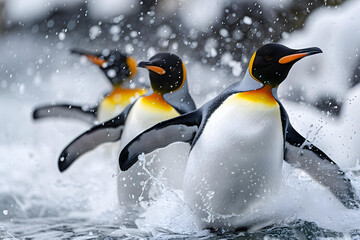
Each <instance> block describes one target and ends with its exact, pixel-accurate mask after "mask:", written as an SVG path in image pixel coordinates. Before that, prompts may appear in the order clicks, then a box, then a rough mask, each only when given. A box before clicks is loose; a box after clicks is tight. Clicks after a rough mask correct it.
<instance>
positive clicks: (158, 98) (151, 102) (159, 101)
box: [141, 92, 174, 111]
mask: <svg viewBox="0 0 360 240" xmlns="http://www.w3.org/2000/svg"><path fill="white" fill-rule="evenodd" d="M141 102H142V103H143V104H144V105H145V106H146V107H147V108H151V109H158V110H162V111H174V108H173V107H172V106H171V105H170V104H168V103H167V102H166V101H165V100H164V98H163V97H162V95H161V94H160V93H157V92H154V93H153V94H151V95H150V96H146V97H142V98H141Z"/></svg>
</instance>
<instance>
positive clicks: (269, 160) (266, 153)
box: [184, 95, 283, 227]
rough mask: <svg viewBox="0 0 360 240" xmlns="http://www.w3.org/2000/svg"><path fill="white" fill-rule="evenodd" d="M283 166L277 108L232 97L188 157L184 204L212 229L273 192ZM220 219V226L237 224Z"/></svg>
mask: <svg viewBox="0 0 360 240" xmlns="http://www.w3.org/2000/svg"><path fill="white" fill-rule="evenodd" d="M282 161H283V133H282V125H281V119H280V110H279V106H278V104H277V103H273V104H264V103H262V102H253V101H248V100H246V99H242V98H239V97H238V96H236V95H233V96H230V97H229V98H228V99H227V100H226V101H225V102H224V103H223V104H222V105H221V106H220V107H219V108H218V109H217V110H216V111H215V112H214V113H213V114H212V116H211V117H210V118H209V119H208V122H207V124H206V126H205V129H204V131H203V132H202V134H201V136H200V138H199V140H198V141H197V143H196V145H195V146H194V147H193V149H192V151H191V153H190V156H189V160H188V165H187V167H186V172H185V177H184V179H185V180H184V195H185V200H186V201H187V202H188V203H189V204H190V205H191V206H192V207H193V208H194V210H195V211H196V212H197V214H198V217H199V219H202V220H201V222H203V220H204V219H208V223H210V222H211V223H213V224H215V225H216V224H217V220H214V219H218V218H219V219H221V218H222V217H223V216H225V215H232V214H235V215H236V214H241V213H243V212H244V211H245V210H247V209H248V208H249V207H251V206H254V205H256V203H258V202H259V201H263V199H265V198H266V197H267V196H268V195H269V193H271V192H272V191H274V190H275V189H276V188H277V186H278V184H279V182H280V179H281V178H280V177H281V166H282ZM219 219H218V221H219V222H220V224H223V221H225V222H226V221H229V224H235V223H234V221H236V218H226V220H224V219H221V220H219ZM206 224H207V223H206ZM206 224H205V226H206ZM215 227H216V226H215Z"/></svg>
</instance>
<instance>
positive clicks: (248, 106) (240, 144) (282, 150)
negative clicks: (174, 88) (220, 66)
mask: <svg viewBox="0 0 360 240" xmlns="http://www.w3.org/2000/svg"><path fill="white" fill-rule="evenodd" d="M320 52H321V50H320V49H318V48H308V49H300V50H293V49H289V48H287V47H285V46H282V45H279V44H268V45H265V46H263V47H261V48H260V49H259V50H258V51H257V52H255V53H254V55H253V57H252V58H251V60H250V62H249V68H248V70H247V71H246V74H245V77H244V79H243V80H242V81H241V82H239V83H235V84H233V85H232V86H230V87H229V88H228V89H226V90H225V91H224V92H223V93H221V94H220V95H219V96H217V97H216V98H215V99H213V100H211V101H209V102H207V103H206V104H204V105H203V106H202V107H201V108H199V109H197V110H195V111H192V112H189V113H187V114H184V115H182V116H179V117H176V118H173V119H170V120H167V121H164V122H161V123H159V124H156V125H155V126H153V127H151V128H149V129H147V130H146V131H144V132H143V133H141V134H140V135H138V136H137V137H136V138H134V139H133V140H132V141H131V142H130V143H129V144H128V145H126V146H125V147H124V148H123V150H122V152H121V154H120V157H119V165H120V169H121V170H123V171H126V170H127V169H129V168H130V167H131V166H132V165H133V164H134V163H135V162H136V161H137V156H138V155H139V154H141V153H143V152H144V153H149V152H152V151H154V150H156V149H158V148H162V147H164V146H167V145H168V144H170V143H173V142H178V141H180V142H186V143H189V144H190V146H191V151H190V153H189V159H188V164H187V166H186V170H185V177H184V186H183V190H184V199H185V201H186V203H188V204H189V205H190V206H191V207H192V209H193V211H194V214H195V217H196V220H197V223H198V226H199V227H200V228H215V229H219V228H221V229H237V228H250V227H251V224H252V223H246V219H242V218H241V216H242V215H243V214H245V213H246V212H247V211H249V209H251V208H256V206H258V204H261V203H263V202H264V201H267V200H268V199H269V197H270V196H271V194H272V193H275V192H276V190H277V189H278V186H279V183H280V179H281V166H282V161H283V160H285V161H287V162H288V163H290V164H291V165H293V166H295V167H298V168H301V169H303V170H304V171H306V172H307V173H308V174H309V175H310V176H311V177H312V178H314V179H315V180H316V181H318V182H319V183H321V184H323V185H324V186H326V187H328V188H329V190H330V191H331V192H332V193H333V194H334V195H335V196H336V197H337V198H338V199H339V200H340V201H341V202H342V203H343V205H344V206H345V207H347V208H358V207H359V199H358V197H357V196H356V194H355V190H354V188H353V186H352V185H351V183H350V180H349V179H348V178H347V177H346V176H345V174H344V172H342V171H341V170H340V169H339V167H338V166H337V165H336V164H335V163H334V162H333V161H332V160H331V159H330V158H329V157H328V156H327V155H326V154H325V153H323V152H322V151H321V150H320V149H318V148H317V147H316V146H314V145H312V144H311V143H309V142H308V141H307V140H306V139H305V138H303V137H302V136H301V135H300V134H299V133H298V132H297V131H296V130H295V129H294V128H293V127H292V126H291V124H290V122H289V119H288V116H287V114H286V111H285V109H284V107H283V106H282V104H281V103H280V101H279V100H278V98H277V86H278V85H279V84H280V83H281V82H282V81H283V80H284V79H285V78H286V76H287V74H288V72H289V70H290V69H291V67H292V65H293V64H294V63H295V62H296V61H298V60H300V59H301V58H303V57H305V56H309V55H312V54H317V53H320ZM150 139H152V141H151V143H149V140H150ZM264 221H267V220H265V219H264ZM239 223H241V225H239Z"/></svg>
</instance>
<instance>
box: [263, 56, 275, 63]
mask: <svg viewBox="0 0 360 240" xmlns="http://www.w3.org/2000/svg"><path fill="white" fill-rule="evenodd" d="M265 60H266V61H269V62H270V61H272V60H273V57H271V56H266V57H265Z"/></svg>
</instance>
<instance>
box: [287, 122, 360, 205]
mask: <svg viewBox="0 0 360 240" xmlns="http://www.w3.org/2000/svg"><path fill="white" fill-rule="evenodd" d="M285 160H286V161H287V162H288V163H290V164H291V165H293V166H294V167H297V168H301V169H303V170H304V171H306V172H307V173H308V174H309V175H310V176H311V177H312V178H313V179H315V180H316V181H317V182H319V183H320V184H322V185H324V186H325V187H327V188H328V189H329V190H330V191H331V192H332V193H333V194H334V195H335V196H336V197H337V198H338V199H339V200H340V201H341V203H342V204H343V205H344V206H345V207H347V208H349V209H355V208H356V209H358V208H359V207H360V200H359V198H358V197H357V196H356V193H355V189H354V188H353V186H352V185H351V181H350V179H348V178H347V177H346V175H345V173H344V172H343V171H341V169H340V168H339V167H338V165H337V164H336V163H335V162H333V161H332V160H331V159H330V158H329V157H328V156H327V155H326V154H325V153H324V152H322V151H321V150H320V149H318V148H317V147H316V146H314V145H312V144H311V143H310V142H309V141H307V140H306V139H305V138H304V137H303V136H301V135H300V134H299V133H298V132H297V131H296V130H295V129H294V128H293V127H292V126H291V124H290V123H288V127H287V130H286V142H285Z"/></svg>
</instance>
